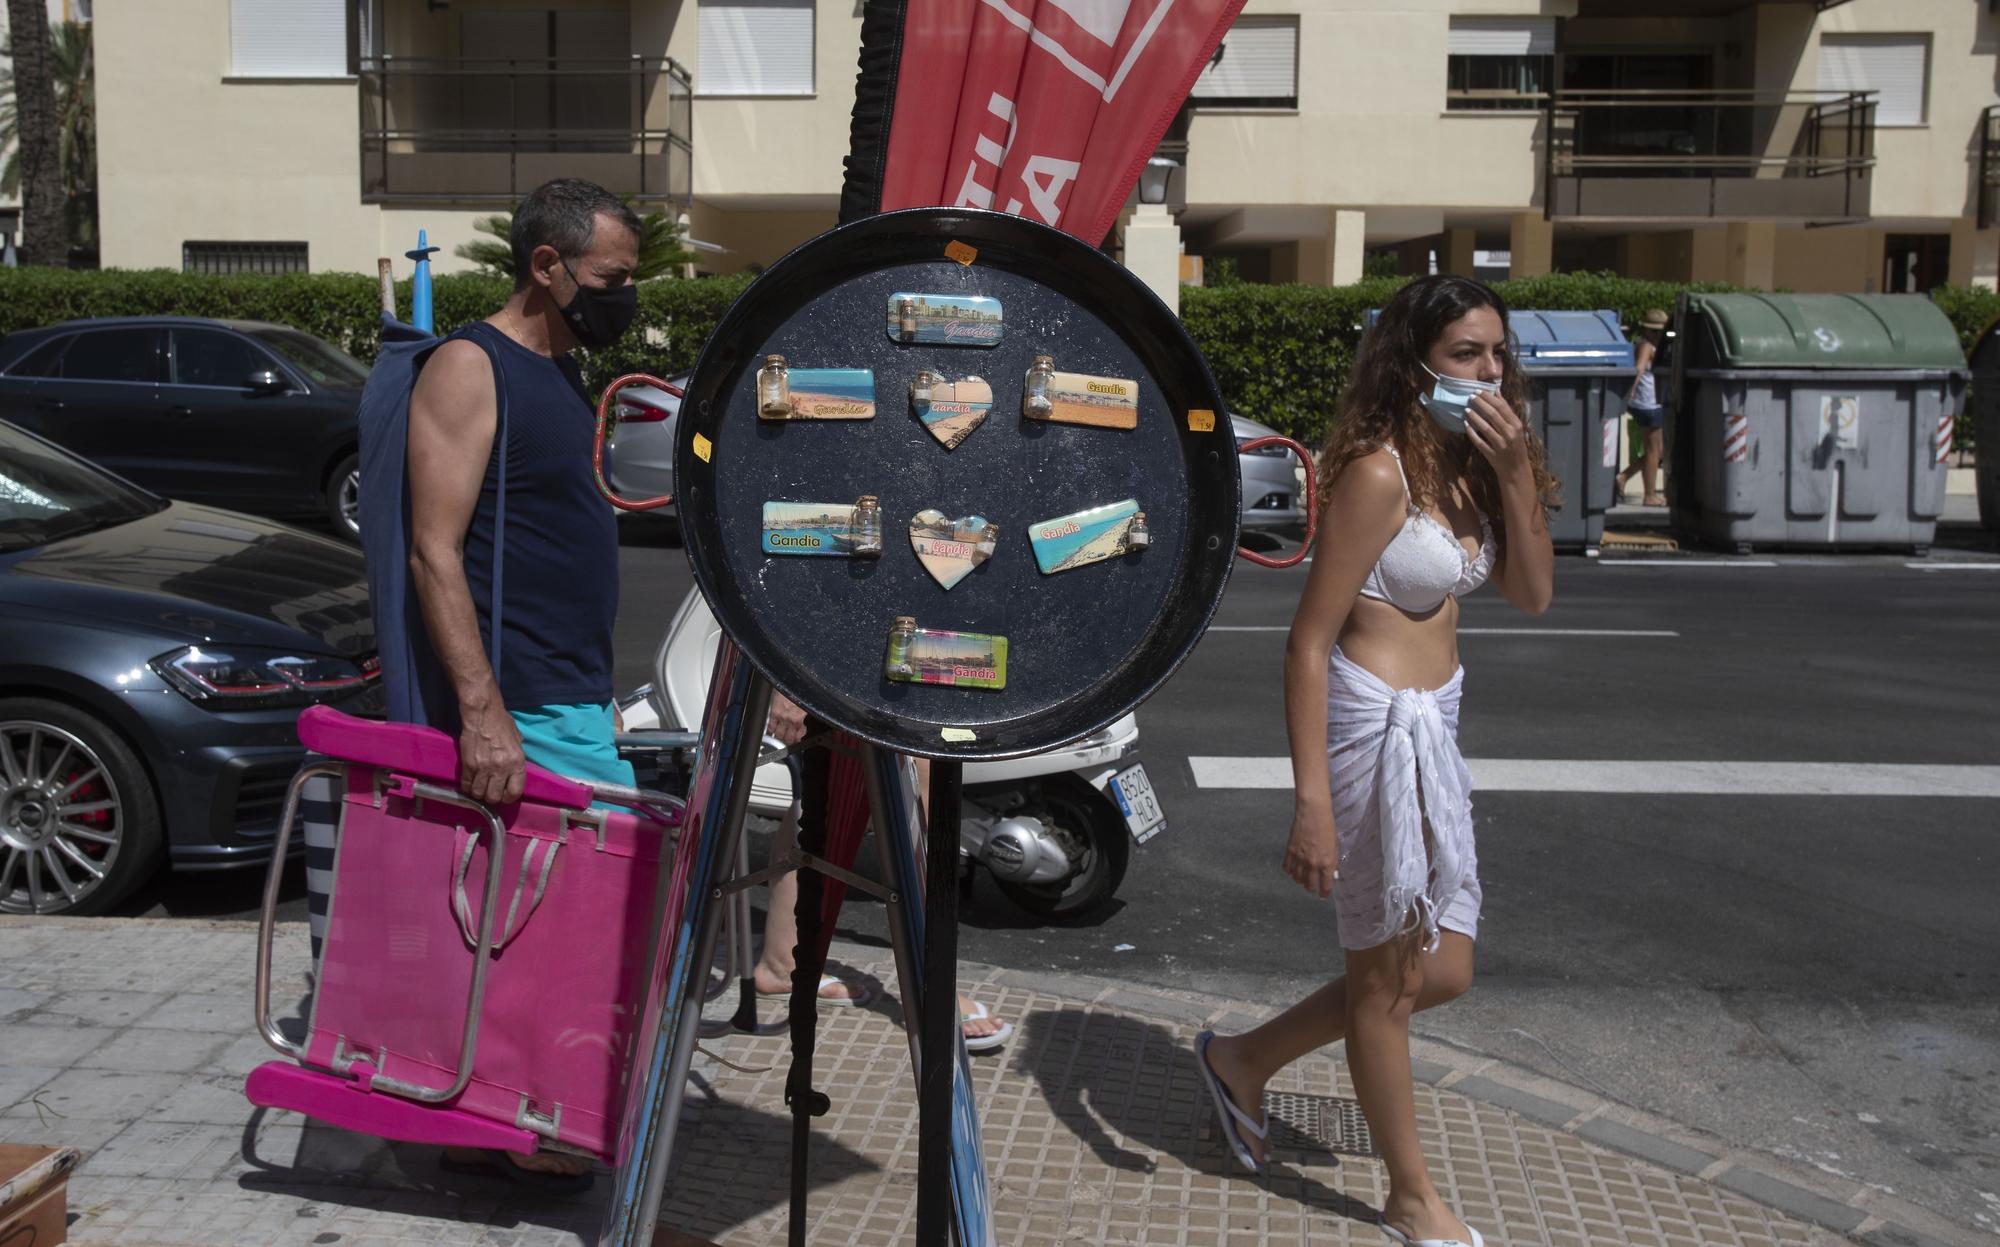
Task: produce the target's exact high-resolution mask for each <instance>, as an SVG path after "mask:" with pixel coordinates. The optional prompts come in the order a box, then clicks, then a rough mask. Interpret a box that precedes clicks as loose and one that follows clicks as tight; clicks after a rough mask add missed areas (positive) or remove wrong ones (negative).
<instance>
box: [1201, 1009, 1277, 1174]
mask: <svg viewBox="0 0 2000 1247" xmlns="http://www.w3.org/2000/svg"><path fill="white" fill-rule="evenodd" d="M1241 1042H1242V1040H1241V1038H1240V1037H1239V1036H1236V1035H1217V1036H1216V1037H1215V1038H1213V1039H1211V1040H1209V1041H1208V1066H1209V1068H1210V1069H1212V1070H1214V1071H1215V1076H1216V1077H1217V1078H1220V1079H1221V1080H1222V1089H1223V1090H1224V1091H1227V1092H1228V1093H1229V1099H1230V1102H1231V1103H1233V1104H1235V1105H1236V1107H1237V1108H1240V1109H1242V1110H1243V1111H1244V1112H1245V1113H1246V1114H1248V1115H1249V1116H1251V1117H1253V1118H1256V1119H1257V1120H1259V1121H1262V1122H1264V1123H1265V1124H1266V1125H1269V1124H1270V1120H1271V1119H1270V1117H1269V1116H1268V1115H1266V1114H1265V1112H1264V1080H1262V1079H1260V1078H1258V1077H1257V1076H1256V1074H1255V1073H1254V1072H1252V1071H1251V1069H1250V1068H1249V1066H1247V1065H1246V1064H1244V1062H1243V1057H1242V1052H1241V1050H1240V1047H1239V1045H1240V1044H1241ZM1237 1134H1238V1136H1239V1137H1241V1138H1242V1140H1243V1146H1244V1147H1245V1148H1248V1149H1249V1151H1250V1155H1251V1156H1253V1157H1255V1158H1256V1160H1257V1163H1258V1164H1260V1165H1261V1164H1263V1163H1264V1162H1265V1161H1267V1160H1269V1159H1271V1141H1270V1140H1269V1139H1268V1138H1266V1139H1259V1138H1255V1137H1253V1136H1252V1135H1250V1134H1249V1133H1248V1132H1246V1131H1241V1130H1239V1131H1237Z"/></svg>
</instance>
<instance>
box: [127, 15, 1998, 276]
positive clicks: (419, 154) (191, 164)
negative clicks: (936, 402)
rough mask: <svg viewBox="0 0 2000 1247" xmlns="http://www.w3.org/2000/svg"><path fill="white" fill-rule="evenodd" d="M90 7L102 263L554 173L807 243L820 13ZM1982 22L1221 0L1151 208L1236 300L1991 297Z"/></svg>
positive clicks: (834, 127) (318, 232)
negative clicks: (1567, 293)
mask: <svg viewBox="0 0 2000 1247" xmlns="http://www.w3.org/2000/svg"><path fill="white" fill-rule="evenodd" d="M989 2H996V3H997V2H1001V0H989ZM1047 2H1049V3H1059V2H1061V0H1047ZM94 7H95V12H94V17H95V20H96V32H97V33H96V38H97V60H98V111H99V184H100V217H101V223H102V234H103V261H104V263H105V264H106V265H110V266H119V267H161V266H164V267H175V268H178V267H189V268H202V269H207V270H210V271H234V270H241V269H255V270H260V271H285V270H289V269H310V270H358V271H372V269H373V267H374V261H375V258H376V257H377V256H380V255H399V254H400V253H401V252H402V251H404V250H406V249H407V248H408V247H409V246H410V245H412V242H413V240H414V238H415V234H416V230H417V229H418V228H419V227H423V228H426V229H428V230H429V231H430V233H431V235H432V238H433V241H437V242H440V243H442V244H443V245H444V246H445V248H446V250H445V252H444V254H442V255H440V256H439V257H438V265H439V268H440V269H441V270H449V269H450V268H452V267H454V266H455V264H456V262H455V261H454V260H453V259H452V258H451V256H450V248H451V246H453V245H454V244H455V243H457V242H461V241H464V240H465V239H466V238H468V237H471V236H472V234H471V227H472V223H473V222H474V221H475V220H476V219H477V218H478V217H480V216H482V215H485V214H487V213H490V212H494V211H497V210H502V209H504V207H505V206H506V205H507V204H508V203H510V202H512V201H513V200H514V199H516V198H518V196H519V195H520V194H521V193H523V192H524V191H525V190H527V189H528V188H530V187H532V186H533V185H534V184H535V183H537V182H539V181H540V180H541V179H542V178H544V177H547V176H552V175H554V174H555V173H558V172H571V173H577V174H580V175H582V176H588V177H594V178H596V179H597V180H599V181H602V182H604V183H605V184H607V185H609V186H612V187H613V188H614V189H616V190H618V191H620V192H622V193H627V194H631V195H633V196H635V197H636V198H637V199H638V200H639V202H641V203H642V204H643V205H645V206H648V207H664V208H667V209H669V210H671V211H675V212H681V213H685V214H686V216H687V218H688V224H689V229H690V233H691V236H692V237H693V238H694V239H696V240H697V241H698V242H699V243H700V244H701V247H702V263H701V267H702V268H703V269H705V270H708V271H716V272H730V271H738V270H742V269H745V268H754V267H759V266H762V265H765V264H768V263H770V262H771V261H772V260H774V259H775V258H776V257H777V256H779V255H782V254H783V253H784V252H785V251H786V250H788V249H789V248H790V247H792V246H794V245H796V244H797V243H799V242H801V241H804V240H805V239H806V238H808V237H811V236H812V235H813V234H815V233H817V232H819V231H820V230H822V229H825V228H827V227H829V226H831V225H832V223H833V221H834V215H835V208H836V203H837V200H838V196H839V191H840V184H841V158H842V157H843V156H844V155H845V153H846V150H847V126H848V115H849V111H850V109H851V106H852V102H853V93H854V63H855V50H856V48H857V46H858V44H859V37H860V16H859V9H858V6H857V5H856V4H855V3H854V2H853V0H561V2H560V3H558V0H174V3H172V4H160V3H158V2H157V0H97V3H96V4H95V6H94ZM1996 8H2000V2H1996V0H1782V2H1765V3H1747V2H1745V0H1656V2H1655V3H1654V4H1652V5H1650V6H1644V8H1643V10H1641V6H1637V5H1633V4H1630V3H1627V2H1626V0H1250V3H1249V5H1248V6H1247V7H1246V9H1245V12H1244V14H1243V16H1242V17H1241V18H1240V19H1239V20H1238V22H1237V24H1236V26H1235V28H1234V29H1233V30H1232V31H1231V32H1230V35H1229V36H1228V38H1227V39H1225V41H1224V44H1223V47H1222V50H1221V52H1220V53H1219V55H1218V56H1217V58H1216V59H1214V60H1213V61H1212V62H1211V63H1210V65H1209V66H1208V68H1207V69H1206V70H1204V72H1203V74H1202V76H1201V78H1200V80H1199V81H1198V82H1197V84H1196V87H1195V91H1194V95H1193V97H1192V98H1191V99H1190V101H1189V105H1188V107H1187V108H1186V109H1185V110H1184V111H1183V113H1182V116H1181V118H1180V119H1179V120H1178V121H1177V122H1176V124H1175V126H1174V128H1173V129H1172V130H1170V131H1169V135H1168V138H1167V141H1166V142H1165V143H1163V145H1162V151H1161V154H1162V155H1165V156H1168V157H1169V158H1171V159H1174V160H1176V161H1177V162H1178V163H1179V166H1180V167H1179V170H1178V171H1177V173H1176V174H1175V176H1174V178H1173V179H1172V182H1171V192H1170V203H1171V206H1172V207H1173V209H1174V212H1175V216H1176V220H1177V222H1178V225H1179V228H1180V230H1181V236H1182V240H1183V245H1184V246H1185V249H1186V251H1187V252H1188V253H1189V254H1190V255H1200V256H1205V257H1226V258H1228V259H1230V260H1232V261H1234V262H1235V264H1236V266H1237V268H1238V270H1239V271H1240V272H1241V273H1242V274H1243V275H1245V276H1246V277H1249V278H1251V279H1253V280H1268V281H1308V282H1322V283H1325V282H1342V281H1347V280H1352V279H1353V278H1355V277H1358V276H1360V275H1361V273H1362V271H1363V269H1364V267H1366V266H1368V265H1369V261H1370V258H1371V257H1373V259H1374V262H1375V264H1377V265H1381V264H1393V265H1395V266H1396V267H1397V268H1398V269H1399V270H1400V271H1405V272H1420V271H1426V270H1428V269H1429V268H1431V267H1433V266H1434V267H1437V268H1440V269H1445V270H1447V271H1461V272H1479V273H1482V274H1498V275H1504V274H1506V273H1508V272H1512V273H1515V274H1526V273H1536V272H1546V271H1549V270H1551V269H1600V268H1609V269H1615V270H1618V271H1622V272H1626V273H1629V274H1631V275H1634V276H1644V277H1658V278H1663V279H1670V280H1686V279H1711V278H1712V279H1721V280H1734V281H1739V282H1744V283H1746V284H1753V285H1763V286H1772V285H1776V286H1785V287H1789V288H1792V289H1798V290H1869V289H1897V290H1901V289H1927V288H1929V287H1930V286H1932V285H1936V284H1938V283H1939V282H1943V281H1953V282H1961V283H1963V282H1982V283H1984V284H1988V285H1991V284H1993V282H1994V280H1995V277H1996V275H2000V229H1996V228H1995V226H1996V224H2000V213H1996V210H1995V202H1994V200H1995V188H1996V184H2000V122H1996V116H2000V109H1996V107H1995V105H1996V104H2000V94H1996V89H1995V86H1996V73H2000V13H1996V12H1995V9H1996ZM1641 11H1643V14H1644V15H1643V16H1635V15H1634V14H1635V13H1636V12H1641ZM1112 242H1113V245H1114V246H1115V245H1116V242H1117V240H1116V238H1114V239H1113V240H1112Z"/></svg>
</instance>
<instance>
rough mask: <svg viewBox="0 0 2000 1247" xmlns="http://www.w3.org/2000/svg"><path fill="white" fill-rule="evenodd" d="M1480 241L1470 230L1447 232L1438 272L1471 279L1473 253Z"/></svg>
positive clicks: (1440, 253)
mask: <svg viewBox="0 0 2000 1247" xmlns="http://www.w3.org/2000/svg"><path fill="white" fill-rule="evenodd" d="M1478 241H1479V236H1478V235H1477V234H1476V233H1474V232H1473V231H1471V230H1469V229H1448V230H1446V231H1445V232H1444V246H1443V248H1441V249H1440V250H1439V252H1438V272H1440V273H1456V274H1457V275H1458V276H1460V277H1471V276H1472V275H1473V273H1472V251H1473V248H1474V247H1476V246H1477V245H1478Z"/></svg>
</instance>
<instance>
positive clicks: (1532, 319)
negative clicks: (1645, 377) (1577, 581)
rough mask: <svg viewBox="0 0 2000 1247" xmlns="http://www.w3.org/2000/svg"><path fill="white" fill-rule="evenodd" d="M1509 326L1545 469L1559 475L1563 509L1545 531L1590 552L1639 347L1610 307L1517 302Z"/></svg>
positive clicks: (1608, 491)
mask: <svg viewBox="0 0 2000 1247" xmlns="http://www.w3.org/2000/svg"><path fill="white" fill-rule="evenodd" d="M1507 327H1508V328H1509V329H1512V330H1513V331H1514V340H1515V344H1516V349H1517V350H1518V351H1519V352H1520V360H1521V365H1522V370H1523V371H1524V372H1526V373H1527V374H1528V406H1529V410H1530V412H1531V413H1532V415H1533V418H1534V421H1535V426H1536V429H1537V431H1538V432H1540V434H1541V436H1542V444H1543V445H1544V446H1545V447H1547V448H1548V456H1549V471H1551V472H1553V473H1554V474H1555V475H1556V477H1557V478H1558V479H1559V480H1561V481H1562V498H1563V504H1562V510H1560V511H1558V512H1557V513H1556V514H1554V515H1552V516H1550V517H1549V536H1550V537H1551V538H1552V539H1553V540H1554V542H1555V545H1556V548H1557V549H1567V550H1583V551H1585V552H1586V553H1591V554H1595V553H1596V552H1597V547H1598V545H1599V544H1600V543H1601V542H1602V541H1603V540H1604V512H1605V511H1606V510H1607V509H1608V508H1609V507H1610V506H1611V504H1612V501H1613V499H1612V482H1613V480H1614V479H1615V478H1616V477H1617V475H1618V438H1619V434H1620V432H1621V430H1620V427H1619V422H1620V418H1621V417H1622V416H1623V415H1624V414H1625V399H1626V397H1627V396H1628V395H1629V394H1630V393H1631V392H1632V378H1633V376H1634V375H1635V374H1636V373H1637V371H1638V366H1637V363H1636V354H1637V353H1636V351H1635V350H1634V349H1633V346H1632V343H1631V342H1629V341H1627V340H1626V337H1625V333H1624V331H1623V330H1621V329H1620V328H1619V327H1618V314H1617V313H1616V312H1611V311H1596V312H1535V311H1521V310H1518V309H1517V310H1516V311H1514V312H1513V313H1512V314H1511V315H1510V316H1509V317H1508V319H1507Z"/></svg>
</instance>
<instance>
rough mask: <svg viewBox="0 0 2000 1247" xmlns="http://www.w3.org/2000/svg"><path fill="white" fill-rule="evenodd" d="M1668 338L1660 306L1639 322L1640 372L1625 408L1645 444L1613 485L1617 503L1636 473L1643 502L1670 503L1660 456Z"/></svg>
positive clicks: (1637, 359) (1663, 443) (1664, 437)
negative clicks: (1662, 374)
mask: <svg viewBox="0 0 2000 1247" xmlns="http://www.w3.org/2000/svg"><path fill="white" fill-rule="evenodd" d="M1666 340H1667V314H1666V313H1665V312H1663V311H1661V310H1660V309H1659V308H1654V309H1653V310H1652V311H1650V312H1647V313H1646V315H1645V316H1644V317H1643V318H1642V319H1641V320H1640V322H1639V347H1638V350H1637V351H1636V352H1635V353H1634V363H1636V364H1637V365H1638V369H1639V371H1638V375H1636V376H1635V377H1633V379H1632V395H1631V397H1630V398H1628V399H1626V400H1625V410H1626V411H1627V412H1628V413H1629V414H1630V415H1631V417H1632V423H1634V424H1636V425H1638V426H1639V428H1640V429H1641V430H1642V432H1643V434H1644V438H1645V441H1644V447H1643V449H1642V450H1641V452H1640V454H1639V456H1638V461H1637V462H1635V463H1633V464H1632V466H1631V467H1629V468H1626V469H1625V470H1624V471H1623V472H1620V473H1619V474H1618V476H1617V478H1616V483H1615V484H1614V485H1613V486H1612V487H1611V497H1612V500H1613V501H1614V502H1616V501H1621V500H1622V499H1623V498H1624V496H1625V482H1626V481H1628V480H1630V479H1632V478H1633V477H1634V476H1637V477H1638V478H1639V488H1640V489H1641V490H1642V491H1643V493H1642V494H1641V499H1640V500H1641V502H1642V503H1643V505H1645V506H1649V507H1663V506H1666V505H1667V495H1666V492H1665V491H1664V490H1663V489H1662V488H1661V487H1660V455H1661V453H1662V451H1663V449H1664V447H1665V446H1666V441H1667V410H1666V405H1665V404H1664V403H1662V402H1661V401H1660V380H1659V376H1660V374H1659V367H1658V365H1659V364H1660V363H1661V362H1662V361H1661V344H1662V343H1664V342H1665V341H1666Z"/></svg>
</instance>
